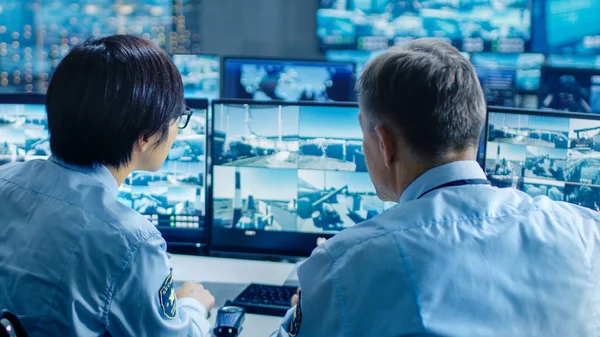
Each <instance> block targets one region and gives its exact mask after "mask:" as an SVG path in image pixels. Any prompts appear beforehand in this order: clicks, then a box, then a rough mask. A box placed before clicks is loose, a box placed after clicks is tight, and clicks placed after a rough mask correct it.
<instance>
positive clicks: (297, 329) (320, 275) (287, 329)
mask: <svg viewBox="0 0 600 337" xmlns="http://www.w3.org/2000/svg"><path fill="white" fill-rule="evenodd" d="M298 279H299V281H300V288H301V293H300V304H299V305H297V306H295V307H293V308H292V309H290V310H289V311H288V313H287V314H286V316H285V317H284V319H283V322H282V324H281V326H280V327H279V329H278V331H276V332H274V333H273V334H272V337H308V336H328V337H343V336H344V333H343V331H342V328H341V327H342V317H343V312H342V303H340V296H339V295H340V294H339V292H338V290H337V289H336V284H335V282H336V275H335V269H334V266H333V261H332V259H331V258H330V257H329V254H328V253H327V251H325V249H323V248H322V247H318V248H317V249H315V250H314V251H313V253H312V254H311V256H310V257H309V258H308V259H307V260H306V261H305V262H304V263H303V264H302V265H301V266H300V267H299V269H298ZM298 307H300V308H298Z"/></svg>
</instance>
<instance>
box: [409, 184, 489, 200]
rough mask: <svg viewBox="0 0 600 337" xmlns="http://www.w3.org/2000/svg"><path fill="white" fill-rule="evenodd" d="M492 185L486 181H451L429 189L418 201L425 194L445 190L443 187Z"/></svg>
mask: <svg viewBox="0 0 600 337" xmlns="http://www.w3.org/2000/svg"><path fill="white" fill-rule="evenodd" d="M491 184H492V183H491V182H490V181H489V180H487V179H461V180H455V181H451V182H449V183H446V184H443V185H440V186H437V187H434V188H432V189H430V190H429V191H427V192H425V193H423V194H421V195H420V196H419V197H418V198H417V200H418V199H421V198H422V197H423V196H424V195H425V194H427V193H430V192H433V191H435V190H439V189H441V188H445V187H455V186H465V185H491Z"/></svg>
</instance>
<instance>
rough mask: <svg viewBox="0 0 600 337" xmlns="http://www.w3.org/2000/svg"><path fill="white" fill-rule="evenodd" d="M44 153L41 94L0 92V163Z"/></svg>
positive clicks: (47, 142) (40, 156)
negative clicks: (1, 93)
mask: <svg viewBox="0 0 600 337" xmlns="http://www.w3.org/2000/svg"><path fill="white" fill-rule="evenodd" d="M48 156H50V139H49V138H48V123H46V106H45V97H44V96H43V95H35V94H15V95H0V165H4V164H8V163H12V162H23V161H27V160H32V159H45V158H47V157H48Z"/></svg>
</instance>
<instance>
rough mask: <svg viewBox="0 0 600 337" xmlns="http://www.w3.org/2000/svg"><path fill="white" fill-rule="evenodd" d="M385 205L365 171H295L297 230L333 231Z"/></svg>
mask: <svg viewBox="0 0 600 337" xmlns="http://www.w3.org/2000/svg"><path fill="white" fill-rule="evenodd" d="M384 209H385V206H384V203H383V201H381V200H380V199H379V198H378V197H377V194H376V192H375V188H374V187H373V184H372V183H371V179H370V178H369V174H368V173H366V172H360V173H358V172H335V171H320V170H299V171H298V208H297V213H298V228H297V230H298V231H299V232H311V233H318V232H335V231H340V230H343V229H344V228H347V227H350V226H354V225H356V224H357V223H360V222H363V221H365V220H368V219H370V218H372V217H374V216H376V215H378V214H381V213H382V212H383V211H384Z"/></svg>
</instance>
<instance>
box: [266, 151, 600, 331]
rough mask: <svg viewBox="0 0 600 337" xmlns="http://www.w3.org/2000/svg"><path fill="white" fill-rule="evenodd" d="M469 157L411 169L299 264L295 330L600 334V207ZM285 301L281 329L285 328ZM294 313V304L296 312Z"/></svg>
mask: <svg viewBox="0 0 600 337" xmlns="http://www.w3.org/2000/svg"><path fill="white" fill-rule="evenodd" d="M461 179H486V177H485V174H484V173H483V171H482V170H481V169H480V167H479V165H478V164H477V163H476V162H471V161H463V162H455V163H451V164H447V165H443V166H440V167H437V168H434V169H432V170H430V171H428V172H426V173H425V174H423V175H422V176H420V177H419V178H418V179H416V180H415V181H414V182H413V183H412V184H411V185H410V186H409V187H408V188H407V189H406V191H405V192H404V193H403V194H402V197H401V200H400V203H399V205H398V206H397V207H396V208H394V209H392V210H389V211H387V212H385V213H384V214H382V215H380V216H378V217H375V218H373V219H371V220H369V221H366V222H363V223H361V224H359V225H357V226H355V227H353V228H349V229H346V230H344V231H342V232H341V233H339V234H337V235H336V236H335V237H333V238H331V239H330V240H328V241H327V242H326V243H325V244H323V245H322V246H320V247H318V248H317V249H315V250H314V251H313V253H312V255H311V257H310V258H309V259H307V260H306V261H305V262H304V263H303V264H302V265H301V266H300V267H299V270H298V276H299V280H300V287H301V288H302V294H301V302H300V304H301V309H302V310H301V314H302V315H301V320H299V321H300V329H299V332H298V334H297V336H298V337H317V336H324V337H325V336H326V337H359V336H360V337H365V336H373V337H375V336H376V337H399V336H409V335H410V336H425V335H427V336H457V337H458V336H461V337H462V336H478V337H486V336H494V337H496V336H507V337H508V336H510V337H533V336H540V337H542V336H543V337H548V336H556V337H565V336H577V337H579V336H600V287H599V285H598V283H599V282H600V227H599V224H600V215H599V213H597V212H594V211H591V210H588V209H584V208H581V207H578V206H574V205H570V204H566V203H563V202H554V201H551V200H550V199H548V198H546V197H538V198H535V199H532V198H531V197H529V196H528V195H527V194H525V193H522V192H519V191H517V190H514V189H497V188H494V187H491V186H489V185H466V186H456V187H446V188H442V189H437V190H434V191H432V192H429V193H427V194H425V195H424V196H423V197H421V198H419V196H421V195H422V194H423V193H425V192H427V191H429V190H431V189H432V188H435V187H437V186H440V185H443V184H446V183H449V182H451V181H456V180H461ZM295 309H296V308H292V309H291V310H290V311H289V312H288V314H287V315H286V318H285V319H284V322H283V324H282V326H281V328H280V329H279V331H278V332H276V333H274V335H278V336H286V337H287V336H289V335H292V334H288V332H289V326H290V322H291V321H293V316H294V312H295ZM296 316H300V315H299V314H297V315H296Z"/></svg>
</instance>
